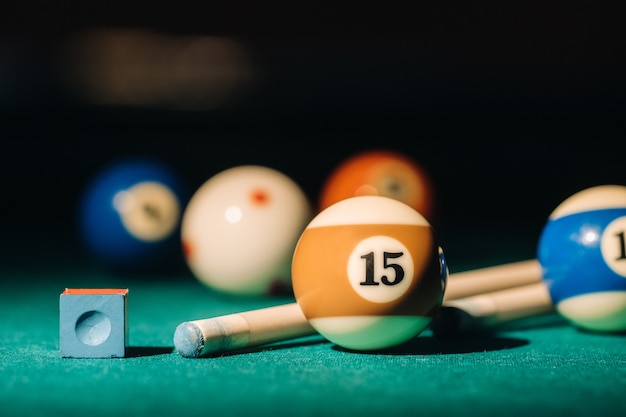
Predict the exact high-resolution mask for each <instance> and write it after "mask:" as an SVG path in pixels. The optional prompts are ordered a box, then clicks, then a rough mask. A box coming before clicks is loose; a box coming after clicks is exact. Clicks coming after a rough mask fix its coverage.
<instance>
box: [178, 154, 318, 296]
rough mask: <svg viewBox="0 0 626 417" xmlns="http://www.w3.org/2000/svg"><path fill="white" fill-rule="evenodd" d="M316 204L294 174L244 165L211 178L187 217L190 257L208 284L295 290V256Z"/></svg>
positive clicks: (255, 290)
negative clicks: (296, 180)
mask: <svg viewBox="0 0 626 417" xmlns="http://www.w3.org/2000/svg"><path fill="white" fill-rule="evenodd" d="M312 215H313V212H312V206H311V203H310V201H309V199H308V198H307V196H306V194H305V193H304V191H303V190H302V189H301V188H300V186H299V185H298V184H297V183H296V182H294V181H293V180H292V179H291V178H289V177H288V176H286V175H285V174H283V173H282V172H279V171H277V170H275V169H272V168H269V167H264V166H257V165H241V166H237V167H233V168H230V169H226V170H224V171H222V172H220V173H218V174H216V175H214V176H213V177H211V178H209V179H208V180H207V181H206V182H205V183H204V184H202V185H201V186H200V187H199V189H198V190H196V192H195V193H194V194H193V196H192V198H191V199H190V201H189V204H188V205H187V207H186V209H185V211H184V213H183V218H182V225H181V239H182V243H183V249H184V252H185V259H186V261H187V264H188V266H189V268H190V269H191V272H192V273H193V274H194V276H195V277H196V278H197V279H198V280H199V281H200V282H202V283H204V284H206V285H207V286H208V287H210V288H213V289H216V290H219V291H222V292H225V293H230V294H235V295H279V294H286V293H287V292H289V291H291V288H292V286H291V260H292V256H293V251H294V248H295V245H296V242H297V241H298V238H299V237H300V234H301V233H302V231H303V230H304V228H305V227H306V225H307V223H308V222H309V221H310V220H311V218H312Z"/></svg>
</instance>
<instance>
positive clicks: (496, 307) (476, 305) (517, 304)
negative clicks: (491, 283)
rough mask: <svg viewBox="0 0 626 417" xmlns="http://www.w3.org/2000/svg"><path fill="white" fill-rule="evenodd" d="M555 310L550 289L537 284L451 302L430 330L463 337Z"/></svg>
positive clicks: (440, 311)
mask: <svg viewBox="0 0 626 417" xmlns="http://www.w3.org/2000/svg"><path fill="white" fill-rule="evenodd" d="M552 311H554V307H553V304H552V299H551V297H550V292H549V291H548V287H547V286H546V284H545V283H544V282H537V283H534V284H528V285H524V286H521V287H515V288H508V289H504V290H499V291H494V292H490V293H485V294H478V295H473V296H469V297H466V298H459V299H456V300H451V301H448V302H446V303H444V305H443V306H442V308H441V309H440V310H439V312H438V313H437V315H436V316H435V318H433V321H432V323H431V325H430V329H431V330H432V331H433V334H434V335H435V336H437V337H450V336H460V335H464V334H471V333H479V332H482V331H485V330H488V329H492V328H494V327H495V326H497V325H501V324H505V323H507V322H510V321H513V320H517V319H522V318H527V317H532V316H537V315H540V314H544V313H549V312H552Z"/></svg>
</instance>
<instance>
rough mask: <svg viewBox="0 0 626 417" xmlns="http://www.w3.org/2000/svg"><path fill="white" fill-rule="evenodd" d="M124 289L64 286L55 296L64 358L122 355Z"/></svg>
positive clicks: (124, 335) (124, 343) (120, 356)
mask: <svg viewBox="0 0 626 417" xmlns="http://www.w3.org/2000/svg"><path fill="white" fill-rule="evenodd" d="M127 297H128V289H90V288H66V289H65V291H63V292H62V293H61V296H60V299H59V313H60V314H59V318H60V326H59V327H60V350H61V357H64V358H123V357H124V355H125V353H126V339H127V329H126V327H127V318H126V300H127Z"/></svg>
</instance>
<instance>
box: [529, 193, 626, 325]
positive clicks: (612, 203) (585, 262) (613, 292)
mask: <svg viewBox="0 0 626 417" xmlns="http://www.w3.org/2000/svg"><path fill="white" fill-rule="evenodd" d="M537 258H538V260H539V262H540V263H541V265H542V267H543V279H544V280H545V282H546V284H547V286H548V289H549V291H550V295H551V297H552V301H553V303H554V305H555V307H556V309H557V311H558V312H559V313H560V314H561V315H562V316H563V317H565V318H566V319H568V320H569V321H571V322H572V324H574V325H576V326H578V327H580V328H583V329H586V330H591V331H605V332H621V331H626V187H624V186H620V185H600V186H596V187H591V188H588V189H585V190H582V191H580V192H578V193H576V194H574V195H572V196H570V197H569V198H567V199H566V200H564V201H563V202H562V203H561V204H559V205H558V206H557V207H556V209H554V211H553V212H552V213H551V215H550V217H549V218H548V222H547V224H546V225H545V227H544V229H543V231H542V234H541V237H540V240H539V245H538V256H537Z"/></svg>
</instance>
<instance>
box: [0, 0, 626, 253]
mask: <svg viewBox="0 0 626 417" xmlns="http://www.w3.org/2000/svg"><path fill="white" fill-rule="evenodd" d="M337 3H338V4H335V3H329V2H322V3H313V2H304V3H302V2H292V3H287V2H280V3H276V2H273V3H272V4H269V5H268V4H265V3H264V2H254V1H247V2H202V3H200V2H198V3H195V4H194V3H193V2H176V3H171V4H169V5H167V6H162V5H159V4H155V3H147V2H146V3H121V2H120V3H116V2H107V3H106V6H105V5H104V4H105V3H98V4H93V3H92V2H81V3H78V4H77V5H70V4H69V3H64V5H63V6H59V5H52V4H50V3H45V4H37V3H32V2H28V1H24V2H15V3H13V4H8V5H3V6H2V9H3V12H2V13H0V28H1V29H2V32H1V33H0V138H2V145H0V146H1V149H0V178H1V179H0V181H1V182H0V186H1V187H2V194H1V196H2V199H1V203H0V205H1V207H2V208H1V212H0V214H1V223H0V225H1V227H2V230H1V233H2V238H3V240H4V241H5V246H7V247H8V248H10V249H16V250H17V251H20V252H23V251H24V249H25V250H26V252H29V251H31V249H30V248H33V247H38V248H41V247H44V248H45V247H50V246H57V245H59V244H61V243H64V244H69V245H70V249H68V250H69V251H70V252H69V253H70V254H72V253H73V252H71V251H73V250H76V251H77V252H76V253H80V249H79V248H78V242H76V241H75V237H74V234H73V233H74V230H73V227H74V220H73V219H74V216H75V210H76V201H77V198H78V197H79V195H80V193H81V190H82V189H83V187H84V186H85V184H86V182H87V181H88V179H89V178H90V177H91V176H92V175H94V174H95V173H96V172H97V171H98V169H99V168H100V167H102V166H103V165H104V164H105V163H107V162H109V161H111V160H113V159H115V158H118V157H122V156H128V155H149V156H154V157H157V158H160V159H162V160H164V161H165V162H168V163H170V164H171V165H173V167H174V168H175V169H176V170H178V171H179V172H180V174H181V175H182V176H183V178H184V179H185V181H186V182H187V183H188V185H189V187H190V189H191V190H193V189H195V188H196V187H197V186H199V185H200V184H201V183H202V182H203V181H204V180H206V179H207V178H208V177H209V176H211V175H213V174H214V173H217V172H219V171H220V170H222V169H225V168H228V167H230V166H234V165H239V164H246V163H256V164H264V165H268V166H272V167H274V168H277V169H279V170H281V171H283V172H285V173H286V174H288V175H290V176H291V177H292V178H293V179H294V180H296V181H297V182H298V183H300V184H301V185H302V187H303V188H304V189H305V191H306V192H307V193H308V195H309V196H310V197H311V199H312V200H315V199H316V198H317V194H318V192H319V190H320V187H321V186H322V184H323V181H324V180H325V177H326V176H327V175H328V174H329V173H330V170H331V169H332V168H334V167H335V166H336V165H337V164H339V163H340V162H341V161H342V160H344V159H345V158H346V157H348V156H350V155H352V154H354V153H356V152H358V151H361V150H365V149H370V148H388V149H395V150H399V151H402V152H405V153H406V154H408V155H410V156H412V157H413V158H415V159H416V160H417V161H418V162H419V163H421V164H422V165H423V166H424V167H425V168H426V169H427V171H428V172H429V173H430V174H431V176H432V179H433V181H434V183H435V186H436V191H437V194H436V199H437V205H438V214H437V217H436V218H435V219H434V220H433V224H434V226H435V228H436V229H437V230H438V232H439V235H440V239H441V241H442V245H443V246H444V248H445V249H446V252H447V254H448V258H449V262H450V263H451V264H452V265H454V264H455V263H457V264H463V263H468V262H472V260H474V259H481V258H486V257H489V256H492V255H493V254H494V253H498V254H499V257H500V259H507V258H510V259H511V260H517V259H524V258H527V257H532V256H534V246H535V243H536V241H537V238H538V235H539V233H540V231H541V229H542V227H543V224H544V222H545V220H546V219H547V216H548V215H549V213H550V212H551V211H552V210H553V209H554V208H555V207H556V205H557V204H558V203H559V202H561V201H562V200H563V199H564V198H566V197H567V196H569V195H571V194H573V193H574V192H577V191H579V190H582V189H583V188H586V187H589V186H593V185H598V184H604V183H619V184H626V171H625V169H624V155H625V154H624V151H623V143H624V137H625V136H624V130H623V128H622V123H623V115H624V113H623V104H624V103H623V102H624V94H625V93H626V88H625V87H624V69H625V68H624V60H623V58H624V56H623V44H624V41H623V40H624V39H625V38H624V36H623V33H622V27H623V21H622V15H621V14H620V13H619V11H618V10H615V9H613V8H611V7H609V6H607V5H604V4H602V3H598V2H589V4H584V3H582V2H549V4H544V3H538V4H533V3H532V2H519V3H515V4H509V3H508V2H503V3H496V2H492V3H478V4H476V3H471V4H470V3H467V2H428V3H417V4H413V5H410V6H409V4H410V3H411V2H405V3H400V2H337ZM95 30H104V31H107V32H106V33H109V34H111V33H113V34H115V33H126V34H127V33H128V31H129V30H131V31H133V30H134V31H140V32H141V33H147V34H149V35H151V36H156V37H157V38H158V39H161V40H163V39H174V40H183V43H184V41H187V40H190V39H205V40H206V39H226V40H230V41H234V42H236V43H237V44H238V45H239V46H240V47H241V48H242V49H243V50H244V51H245V55H246V62H247V64H248V65H249V66H248V67H247V68H248V69H249V71H250V74H251V77H250V79H251V80H252V82H250V83H244V85H243V86H242V89H241V91H242V92H241V94H238V95H237V96H236V98H235V99H233V100H231V101H228V102H227V103H220V104H219V105H217V106H210V107H211V108H206V106H205V107H201V106H200V107H192V108H189V107H188V106H187V107H184V106H183V107H181V106H179V105H177V104H176V103H173V102H172V101H168V100H164V101H163V100H161V101H158V102H156V103H150V102H143V103H141V104H140V105H137V104H136V103H135V104H128V103H102V102H97V101H94V100H93V97H90V96H88V95H86V94H83V93H84V92H85V91H81V89H80V88H78V89H77V88H76V86H77V85H78V84H77V83H73V82H72V81H73V79H72V76H71V74H68V68H74V67H72V66H71V65H70V66H69V67H68V62H69V63H70V64H71V63H74V64H76V62H77V61H79V60H80V59H81V58H80V57H78V58H77V57H75V56H74V57H72V59H73V61H72V60H70V58H68V55H67V51H68V45H73V43H72V42H75V41H76V40H83V41H84V42H85V43H84V45H87V48H88V49H89V48H90V44H89V41H88V39H90V38H89V34H92V33H93V31H95ZM207 37H209V38H207ZM85 39H87V40H86V41H85ZM170 52H171V50H169V49H164V52H163V53H164V54H166V55H165V58H163V59H165V61H166V62H168V63H172V62H174V63H175V62H176V56H174V55H173V56H171V57H170V56H167V54H168V53H170ZM118 64H119V65H121V66H122V67H123V66H124V62H121V63H118ZM158 69H159V68H158V67H157V66H154V67H152V66H150V65H147V66H144V67H141V68H140V69H139V70H141V71H145V78H146V79H150V77H151V76H152V71H153V70H154V71H157V70H158ZM128 71H138V69H137V68H134V67H132V66H131V65H129V67H128ZM160 80H161V82H162V83H163V84H167V78H160ZM477 242H480V244H477ZM75 245H76V246H75ZM34 262H36V258H35V261H34Z"/></svg>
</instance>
